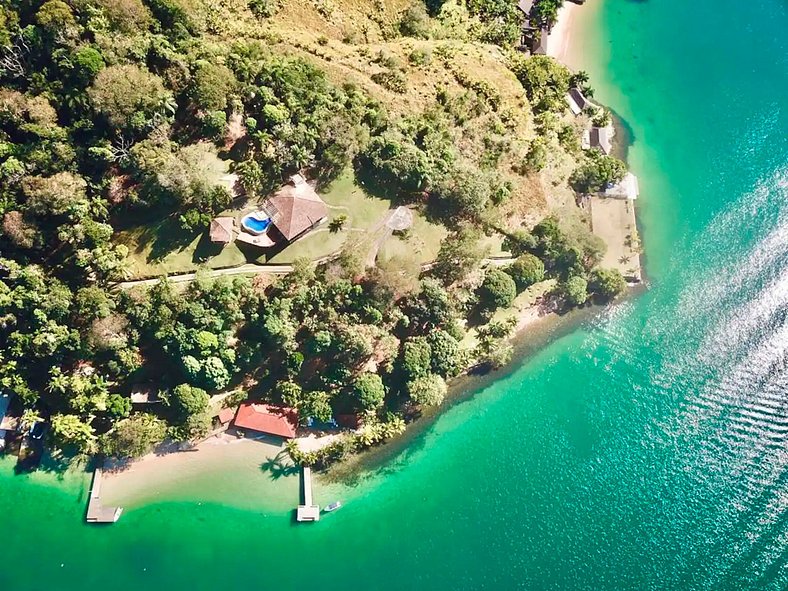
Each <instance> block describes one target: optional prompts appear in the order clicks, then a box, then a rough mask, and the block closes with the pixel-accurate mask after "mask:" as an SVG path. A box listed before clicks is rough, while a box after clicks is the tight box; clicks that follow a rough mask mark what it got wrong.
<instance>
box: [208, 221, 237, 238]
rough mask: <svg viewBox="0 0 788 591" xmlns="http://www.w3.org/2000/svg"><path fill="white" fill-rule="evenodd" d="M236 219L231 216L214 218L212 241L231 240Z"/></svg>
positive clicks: (210, 231) (211, 230)
mask: <svg viewBox="0 0 788 591" xmlns="http://www.w3.org/2000/svg"><path fill="white" fill-rule="evenodd" d="M234 226H235V219H234V218H230V217H222V218H213V219H212V220H211V228H210V230H209V235H210V237H211V242H223V243H227V242H231V241H232V239H233V227H234Z"/></svg>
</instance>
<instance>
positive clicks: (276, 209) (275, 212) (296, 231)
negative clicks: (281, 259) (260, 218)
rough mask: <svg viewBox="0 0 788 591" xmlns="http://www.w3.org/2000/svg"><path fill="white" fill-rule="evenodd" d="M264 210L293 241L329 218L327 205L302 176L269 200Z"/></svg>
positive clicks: (287, 237) (297, 177)
mask: <svg viewBox="0 0 788 591" xmlns="http://www.w3.org/2000/svg"><path fill="white" fill-rule="evenodd" d="M263 209H265V211H266V213H268V215H270V216H271V221H272V222H273V224H274V225H275V226H276V228H277V229H278V230H279V232H280V233H281V234H282V236H284V237H285V239H287V240H293V239H294V238H296V237H298V236H299V235H300V234H302V233H303V232H305V231H306V230H308V229H309V228H311V227H312V226H314V225H315V224H317V223H318V222H319V221H320V220H322V219H324V218H325V217H326V216H328V208H327V207H326V204H325V203H324V202H323V200H322V199H321V198H320V196H319V195H318V194H317V192H316V191H315V189H314V188H313V187H312V185H310V184H309V183H307V182H306V181H305V180H304V179H303V177H301V176H300V175H296V176H295V177H293V181H292V182H291V184H288V185H285V186H284V187H282V188H281V189H279V191H277V192H276V194H274V196H273V197H271V198H270V199H268V201H266V203H265V205H263Z"/></svg>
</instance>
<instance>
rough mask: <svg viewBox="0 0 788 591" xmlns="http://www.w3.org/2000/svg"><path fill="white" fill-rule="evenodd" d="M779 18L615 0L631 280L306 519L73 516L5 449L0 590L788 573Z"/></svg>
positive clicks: (699, 581) (606, 55) (593, 62)
mask: <svg viewBox="0 0 788 591" xmlns="http://www.w3.org/2000/svg"><path fill="white" fill-rule="evenodd" d="M592 1H594V0H592ZM787 12H788V8H786V4H785V2H783V1H782V0H754V1H753V2H750V3H748V4H747V5H746V10H744V9H743V8H742V5H741V3H739V2H733V0H718V1H717V2H711V0H698V1H696V2H686V0H684V1H682V0H660V1H655V0H652V1H646V2H635V1H632V0H605V1H604V4H603V5H602V7H601V9H600V10H599V11H598V15H597V16H595V18H594V19H592V22H589V23H588V24H587V26H588V27H592V28H593V30H594V31H596V32H597V33H598V38H597V40H596V43H595V45H596V47H589V51H588V54H587V55H586V56H585V57H584V58H583V59H584V61H586V63H585V66H584V67H585V68H586V69H587V70H589V71H590V72H591V73H592V76H593V79H594V80H595V81H596V84H595V85H596V86H597V89H598V90H597V97H598V98H599V99H600V100H601V101H603V102H605V103H608V104H610V105H611V106H612V107H613V108H615V110H616V111H617V112H618V113H620V114H621V115H622V116H623V117H624V118H625V119H626V120H627V121H628V123H629V124H630V125H631V126H632V129H633V132H634V135H635V144H634V146H633V148H632V150H631V151H630V160H631V164H632V166H633V168H634V170H635V172H636V173H637V174H638V175H639V176H640V179H641V189H642V193H643V196H642V199H641V201H640V203H639V216H640V222H641V225H642V234H643V237H644V240H645V243H646V247H647V251H648V254H647V257H646V261H647V270H648V274H649V277H650V282H651V284H650V288H649V290H648V292H647V293H645V294H644V295H643V296H641V297H640V298H637V299H635V300H631V301H627V302H625V303H623V304H621V305H619V306H616V307H614V308H612V309H611V310H609V311H608V312H607V313H605V314H604V315H603V316H602V317H600V318H597V319H596V320H594V321H593V322H592V323H591V324H590V325H588V326H586V327H584V328H583V329H581V330H578V331H575V332H573V333H572V334H570V335H568V336H566V337H563V338H561V339H560V340H558V341H556V342H555V343H553V344H552V345H550V346H548V347H547V348H545V349H544V350H542V351H541V352H540V353H538V354H537V355H535V356H533V357H532V358H530V359H529V360H528V362H527V363H526V364H525V365H524V366H523V367H522V368H520V369H519V370H518V371H516V372H514V373H513V374H512V375H510V376H508V377H506V378H505V379H502V380H500V381H498V382H496V383H495V384H493V385H492V386H490V387H487V388H485V389H484V391H482V392H480V393H479V394H478V395H477V396H475V397H474V398H472V399H470V400H468V401H466V402H463V403H461V404H459V405H457V406H456V407H454V408H453V409H451V410H450V411H449V412H448V413H447V414H446V415H445V416H444V417H442V418H441V419H440V420H439V421H437V423H436V424H435V426H434V427H433V428H432V429H430V430H429V431H428V432H427V433H425V434H424V435H423V436H422V437H420V438H419V439H418V440H417V441H416V442H415V443H414V444H413V445H412V446H410V447H409V448H408V450H407V451H406V452H405V453H404V454H402V455H401V456H400V457H398V458H397V459H396V460H394V461H392V462H390V463H388V464H387V465H386V466H384V467H383V468H381V469H380V470H379V471H377V472H376V473H373V474H371V475H369V476H368V477H367V478H365V479H364V480H362V481H361V482H360V483H359V484H358V485H357V486H356V487H355V488H353V489H351V490H347V491H343V492H342V493H341V494H342V495H343V498H345V499H346V500H347V501H348V502H347V504H346V506H345V507H344V508H343V509H342V510H341V511H339V512H337V513H335V514H332V515H330V516H328V517H327V518H326V519H324V520H323V521H321V522H320V523H318V524H315V525H314V526H306V527H304V526H302V527H296V526H294V525H293V524H292V523H291V521H290V520H291V516H290V515H289V514H285V513H282V512H273V513H271V512H266V511H265V510H264V509H261V510H260V511H249V510H242V509H236V508H233V507H231V506H229V505H226V506H222V505H217V504H215V503H202V504H200V498H199V491H193V492H191V493H190V492H189V491H184V494H183V495H181V498H188V497H189V495H190V494H191V495H192V496H193V498H194V501H189V502H185V501H178V502H169V503H166V502H163V503H158V504H155V505H149V506H145V507H142V508H135V509H133V510H131V511H128V512H127V513H126V514H125V515H124V516H123V518H122V520H121V521H120V522H119V523H117V524H115V525H113V526H111V527H88V526H85V525H83V524H82V517H83V507H84V505H83V501H84V491H85V483H84V481H82V480H79V479H75V480H69V481H68V482H65V483H63V484H62V485H61V486H54V485H52V484H51V482H50V481H48V480H47V478H46V477H37V478H36V479H33V480H32V481H31V479H29V478H28V477H16V476H13V475H12V474H11V473H10V470H9V469H8V466H7V465H0V525H2V526H3V531H4V532H5V533H6V536H5V539H6V544H5V546H4V549H3V556H4V567H3V568H2V569H0V586H3V587H4V588H7V589H14V590H15V591H39V590H58V591H72V590H77V589H85V588H91V587H98V586H102V587H105V588H110V589H117V590H119V591H122V590H125V589H135V590H139V589H140V588H143V589H146V590H148V591H158V590H160V589H161V590H165V589H166V590H167V591H174V590H179V589H183V590H186V589H188V590H201V589H216V588H226V587H231V588H232V587H238V586H240V585H250V586H251V587H250V588H253V589H294V588H303V587H306V586H318V587H320V588H322V589H519V588H522V589H533V590H542V589H545V590H547V589H551V590H574V589H583V590H585V589H588V590H594V591H601V590H611V591H612V590H624V589H633V590H643V589H671V590H674V589H692V590H694V589H714V590H726V591H727V590H731V591H734V590H736V591H738V590H741V589H775V590H778V589H779V590H782V589H785V588H786V586H788V561H786V559H785V558H784V548H785V543H786V540H788V512H786V508H788V495H787V494H786V492H785V491H786V490H788V489H787V488H786V484H788V472H786V463H787V462H788V456H786V454H785V451H784V450H785V445H786V438H787V437H788V369H787V368H786V361H785V360H786V347H788V325H787V324H786V318H787V317H788V107H786V106H785V100H784V96H785V93H786V92H787V91H788V46H787V43H788V39H786V37H788V36H786V34H785V31H786V30H788V13H787ZM237 492H238V494H239V495H243V494H244V493H243V489H242V488H240V489H239V490H238V491H237ZM334 494H335V493H334V492H333V491H332V493H331V495H332V499H331V500H333V496H334ZM337 494H339V493H337Z"/></svg>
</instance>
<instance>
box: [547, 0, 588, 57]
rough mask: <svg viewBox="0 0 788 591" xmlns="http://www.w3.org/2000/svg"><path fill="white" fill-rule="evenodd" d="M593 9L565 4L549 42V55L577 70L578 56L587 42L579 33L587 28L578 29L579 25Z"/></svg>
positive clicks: (559, 12) (569, 3) (585, 5)
mask: <svg viewBox="0 0 788 591" xmlns="http://www.w3.org/2000/svg"><path fill="white" fill-rule="evenodd" d="M592 9H593V7H592V6H589V5H587V4H584V5H582V6H581V5H578V4H574V3H573V2H564V4H563V6H562V7H561V8H560V10H559V11H558V20H557V22H556V24H555V25H554V26H553V30H552V31H551V32H550V37H549V38H548V40H547V55H549V56H551V57H554V58H555V59H557V60H558V61H559V62H561V63H563V64H565V65H567V66H569V67H570V68H573V69H576V67H577V65H578V63H577V56H578V54H580V53H581V52H582V49H583V47H584V45H585V40H584V39H583V38H582V37H581V34H580V32H579V31H580V30H581V29H587V27H578V26H577V23H578V21H580V19H584V18H588V16H589V15H590V13H591V10H592Z"/></svg>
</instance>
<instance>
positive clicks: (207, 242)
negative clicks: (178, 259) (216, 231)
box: [192, 232, 246, 263]
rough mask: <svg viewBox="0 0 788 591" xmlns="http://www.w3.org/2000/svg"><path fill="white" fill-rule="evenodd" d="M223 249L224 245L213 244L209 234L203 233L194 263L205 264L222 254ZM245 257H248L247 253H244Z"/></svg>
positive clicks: (193, 258)
mask: <svg viewBox="0 0 788 591" xmlns="http://www.w3.org/2000/svg"><path fill="white" fill-rule="evenodd" d="M223 248H224V244H221V243H217V242H212V241H211V237H210V236H209V235H208V232H203V234H202V236H200V240H199V242H197V248H195V249H194V253H193V254H192V262H193V263H204V262H206V261H207V260H209V259H211V258H213V257H215V256H216V255H218V254H219V253H220V252H222V249H223ZM244 255H246V253H244Z"/></svg>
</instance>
